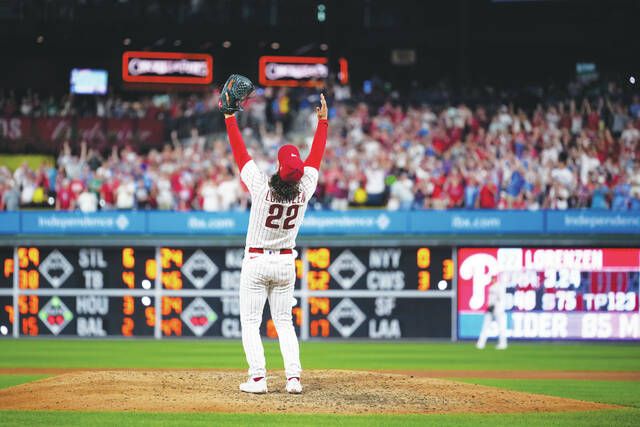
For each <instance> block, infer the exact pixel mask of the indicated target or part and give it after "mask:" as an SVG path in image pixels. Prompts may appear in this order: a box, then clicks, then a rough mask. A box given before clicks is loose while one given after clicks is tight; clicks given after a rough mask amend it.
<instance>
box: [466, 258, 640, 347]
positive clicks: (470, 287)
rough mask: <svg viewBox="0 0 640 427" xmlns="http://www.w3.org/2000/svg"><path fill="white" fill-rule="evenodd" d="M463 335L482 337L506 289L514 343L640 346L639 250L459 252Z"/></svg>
mask: <svg viewBox="0 0 640 427" xmlns="http://www.w3.org/2000/svg"><path fill="white" fill-rule="evenodd" d="M458 260H459V265H458V269H459V271H458V316H459V321H458V336H459V337H460V338H477V337H478V335H479V333H480V329H481V324H482V318H483V314H484V312H485V311H486V307H487V295H488V291H489V287H490V286H492V285H493V284H494V283H496V282H499V283H501V284H502V285H503V286H504V288H505V289H506V293H505V294H504V299H505V307H506V312H507V318H508V335H509V336H510V337H512V338H523V339H545V340H565V339H571V340H579V339H599V340H607V339H615V340H637V339H640V305H639V301H638V295H639V287H640V249H637V248H526V247H520V248H461V249H459V250H458Z"/></svg>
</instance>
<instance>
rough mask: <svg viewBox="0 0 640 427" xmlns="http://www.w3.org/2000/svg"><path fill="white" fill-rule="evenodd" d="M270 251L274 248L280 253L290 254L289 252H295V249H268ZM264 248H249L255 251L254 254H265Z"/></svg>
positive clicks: (252, 251)
mask: <svg viewBox="0 0 640 427" xmlns="http://www.w3.org/2000/svg"><path fill="white" fill-rule="evenodd" d="M267 250H268V251H270V250H272V251H274V252H278V253H279V254H280V255H288V254H292V253H293V249H280V250H278V249H267ZM264 251H265V250H264V249H263V248H249V252H251V253H254V254H263V253H264Z"/></svg>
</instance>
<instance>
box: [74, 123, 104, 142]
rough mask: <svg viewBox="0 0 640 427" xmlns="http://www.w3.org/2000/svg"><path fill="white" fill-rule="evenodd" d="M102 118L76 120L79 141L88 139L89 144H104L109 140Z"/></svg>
mask: <svg viewBox="0 0 640 427" xmlns="http://www.w3.org/2000/svg"><path fill="white" fill-rule="evenodd" d="M103 125H104V122H103V121H102V119H99V118H95V117H91V118H79V119H77V120H76V134H77V140H78V141H83V140H84V141H87V142H88V143H89V144H94V145H95V144H98V145H101V144H104V143H106V142H107V135H106V133H105V131H104V126H103Z"/></svg>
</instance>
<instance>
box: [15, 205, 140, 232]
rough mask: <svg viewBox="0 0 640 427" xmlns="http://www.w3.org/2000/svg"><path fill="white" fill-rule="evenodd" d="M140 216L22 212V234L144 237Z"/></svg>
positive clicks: (108, 213) (98, 213)
mask: <svg viewBox="0 0 640 427" xmlns="http://www.w3.org/2000/svg"><path fill="white" fill-rule="evenodd" d="M145 232H146V215H145V214H144V213H141V212H117V211H114V212H96V213H93V214H84V213H82V212H22V233H23V234H60V235H64V234H143V233H145Z"/></svg>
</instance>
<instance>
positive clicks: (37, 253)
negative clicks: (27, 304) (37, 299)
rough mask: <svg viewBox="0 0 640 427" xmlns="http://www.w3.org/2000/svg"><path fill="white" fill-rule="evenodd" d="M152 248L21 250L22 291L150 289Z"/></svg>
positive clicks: (153, 268) (154, 270)
mask: <svg viewBox="0 0 640 427" xmlns="http://www.w3.org/2000/svg"><path fill="white" fill-rule="evenodd" d="M156 274H157V266H156V260H155V251H154V249H153V248H132V247H124V248H123V247H117V248H116V247H113V248H110V247H107V248H95V247H80V248H54V247H26V246H25V247H19V248H18V286H19V288H20V289H51V288H54V289H66V288H81V289H151V288H152V287H153V281H154V280H155V278H156Z"/></svg>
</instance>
